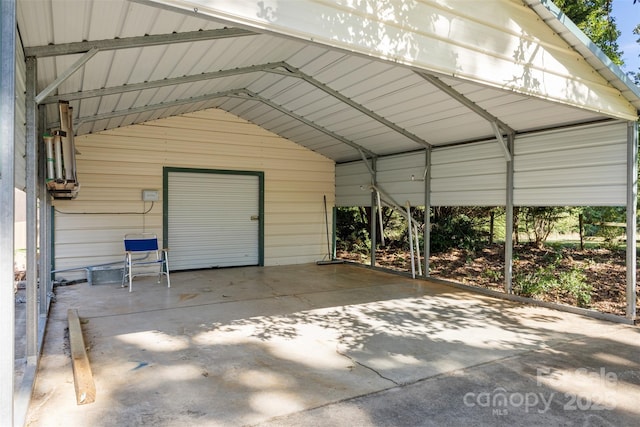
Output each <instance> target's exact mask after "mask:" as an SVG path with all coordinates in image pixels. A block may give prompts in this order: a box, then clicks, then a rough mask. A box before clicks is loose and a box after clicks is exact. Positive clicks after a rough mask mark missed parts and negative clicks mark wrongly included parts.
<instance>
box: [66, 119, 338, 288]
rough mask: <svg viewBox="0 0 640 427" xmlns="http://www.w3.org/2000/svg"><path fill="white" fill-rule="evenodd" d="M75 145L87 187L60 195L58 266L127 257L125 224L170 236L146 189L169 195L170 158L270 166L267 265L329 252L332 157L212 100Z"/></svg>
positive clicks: (184, 164)
mask: <svg viewBox="0 0 640 427" xmlns="http://www.w3.org/2000/svg"><path fill="white" fill-rule="evenodd" d="M76 148H77V150H78V152H79V154H78V155H77V165H78V179H79V181H80V182H81V184H82V186H81V188H80V192H79V195H78V197H77V199H76V200H56V201H54V205H55V208H56V210H57V212H56V214H55V258H56V264H55V265H56V268H69V267H78V266H85V265H94V264H99V263H104V262H110V261H116V262H117V261H120V260H122V258H123V244H122V238H123V236H124V234H125V233H134V232H141V231H147V232H153V233H157V234H158V236H159V237H160V238H162V233H163V218H162V215H163V211H162V202H163V201H162V200H160V201H158V202H155V203H153V204H152V203H150V202H146V203H145V202H143V201H142V199H141V191H142V190H143V189H157V190H159V191H160V195H161V197H162V185H163V184H162V174H163V167H165V166H168V167H176V168H202V169H221V170H239V171H258V172H264V176H265V189H264V190H265V194H264V197H265V200H264V203H265V218H264V234H265V235H264V245H265V246H264V255H265V259H264V264H265V265H286V264H296V263H306V262H314V261H316V260H319V259H322V258H323V256H325V253H326V248H327V246H326V229H325V223H324V221H325V215H324V203H323V196H324V195H326V196H327V204H328V206H329V209H331V208H332V206H333V203H334V189H335V184H334V183H335V181H334V177H335V168H334V162H333V161H332V160H329V159H327V158H325V157H323V156H321V155H319V154H317V153H314V152H312V151H310V150H308V149H305V148H303V147H301V146H299V145H297V144H295V143H293V142H291V141H288V140H286V139H283V138H280V137H278V136H277V135H274V134H272V133H270V132H268V131H265V130H263V129H261V128H260V127H258V126H256V125H254V124H251V123H248V122H246V121H244V120H242V119H239V118H238V117H236V116H234V115H231V114H229V113H226V112H224V111H222V110H217V109H209V110H204V111H200V112H196V113H191V114H186V115H182V116H176V117H171V118H167V119H160V120H156V121H151V122H147V123H144V124H140V125H134V126H126V127H122V128H117V129H112V130H109V131H105V132H101V133H97V134H92V135H83V136H79V137H77V138H76ZM145 211H148V213H146V214H144V215H143V214H142V212H145ZM63 212H66V214H65V213H63ZM329 221H331V215H329ZM329 229H331V224H329ZM170 249H171V248H170ZM169 256H170V257H171V253H169ZM69 275H70V274H67V273H65V277H66V276H69Z"/></svg>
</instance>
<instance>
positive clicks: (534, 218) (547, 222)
mask: <svg viewBox="0 0 640 427" xmlns="http://www.w3.org/2000/svg"><path fill="white" fill-rule="evenodd" d="M519 215H520V221H519V223H520V225H521V226H523V227H524V231H526V232H527V234H528V236H529V240H530V241H531V242H534V243H535V245H536V246H538V247H541V246H542V244H543V243H544V242H545V240H547V238H548V237H549V234H551V231H553V229H554V227H555V225H556V224H557V223H558V221H559V220H560V219H561V218H563V217H566V216H567V208H565V207H556V206H551V207H530V206H523V207H521V208H520V209H519Z"/></svg>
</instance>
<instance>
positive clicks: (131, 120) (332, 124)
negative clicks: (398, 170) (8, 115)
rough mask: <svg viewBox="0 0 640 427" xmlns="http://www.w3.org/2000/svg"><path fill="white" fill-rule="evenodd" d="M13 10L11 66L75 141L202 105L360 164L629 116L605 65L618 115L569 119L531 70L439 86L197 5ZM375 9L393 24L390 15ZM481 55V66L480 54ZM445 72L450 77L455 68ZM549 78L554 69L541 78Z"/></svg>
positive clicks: (626, 91) (583, 114) (390, 62)
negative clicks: (19, 56)
mask: <svg viewBox="0 0 640 427" xmlns="http://www.w3.org/2000/svg"><path fill="white" fill-rule="evenodd" d="M231 3H234V4H235V3H237V2H231ZM267 3H268V2H267ZM303 3H304V2H280V4H278V2H273V6H271V5H270V4H267V6H269V7H271V9H269V10H270V12H269V13H272V14H275V13H276V12H275V11H274V8H275V7H276V6H277V5H279V6H280V9H283V8H291V9H292V10H293V11H294V12H299V10H297V9H296V8H297V7H299V6H298V5H302V4H303ZM374 3H375V2H374ZM421 3H424V4H422V5H421V7H427V6H428V7H431V8H434V10H437V11H438V12H439V13H442V14H445V13H447V14H453V16H455V17H456V19H459V20H464V21H465V22H466V21H468V22H471V23H472V24H474V25H475V26H476V27H482V28H484V29H485V31H486V32H490V31H491V32H496V31H497V30H496V28H492V27H491V26H490V25H489V24H488V23H486V22H483V21H481V18H478V19H477V21H476V22H474V21H473V19H472V17H470V16H469V14H470V13H472V12H473V11H469V12H465V11H463V10H462V9H461V8H460V7H459V6H460V4H461V3H460V2H454V1H451V2H435V1H428V2H427V1H425V2H421ZM468 3H469V2H466V4H467V6H469V4H468ZM492 3H495V4H494V5H493V6H495V7H501V8H507V9H509V8H511V9H513V10H515V11H517V13H518V14H525V15H526V14H527V13H528V14H529V15H528V16H526V17H525V18H526V19H531V18H532V17H536V15H535V14H534V13H533V12H532V10H530V9H528V8H527V7H526V6H523V5H519V4H517V3H518V2H510V1H497V2H492ZM528 3H530V4H531V6H532V7H533V9H534V10H535V11H536V12H537V13H538V14H540V15H541V16H542V15H546V16H542V18H543V19H544V20H545V22H546V23H547V25H549V26H551V27H554V29H555V27H558V26H563V24H562V22H561V21H560V19H559V18H556V17H554V15H553V13H552V12H551V11H550V10H549V9H547V8H546V7H544V6H545V5H544V4H543V3H546V2H539V1H538V2H536V1H529V2H528ZM238 4H241V3H238ZM400 4H403V5H404V3H403V2H400ZM17 5H18V28H19V30H20V36H21V40H22V43H23V45H24V50H25V56H27V57H30V56H34V57H36V58H38V59H37V70H38V71H37V76H38V77H37V82H38V83H37V86H38V92H39V93H38V97H37V100H38V101H39V102H41V103H43V104H48V105H50V107H49V108H48V110H47V111H48V113H49V114H48V117H49V122H48V124H49V125H50V126H55V125H56V123H55V121H56V113H55V106H54V104H53V103H54V102H56V101H57V100H60V99H64V100H68V101H70V103H71V106H72V107H73V108H74V115H75V129H76V131H77V134H78V135H82V134H86V133H92V132H99V131H102V130H105V129H111V128H114V127H119V126H126V125H130V124H135V123H141V122H145V121H148V120H154V119H158V118H163V117H169V116H173V115H179V114H183V113H187V112H192V111H197V110H201V109H206V108H212V107H215V108H221V109H223V110H226V111H228V112H230V113H232V114H235V115H237V116H239V117H241V118H244V119H246V120H248V121H250V122H253V123H255V124H257V125H259V126H261V127H263V128H265V129H267V130H269V131H272V132H274V133H276V134H278V135H280V136H283V137H285V138H288V139H290V140H292V141H294V142H296V143H298V144H301V145H303V146H305V147H307V148H309V149H311V150H314V151H317V152H319V153H321V154H323V155H325V156H326V157H329V158H331V159H333V160H335V161H336V162H339V163H340V162H346V161H351V160H355V159H359V158H361V156H362V154H365V155H367V156H368V157H370V156H374V155H387V154H395V153H401V152H407V151H412V150H416V149H420V148H424V147H425V146H429V145H430V146H440V145H445V144H452V143H461V142H466V141H476V140H482V139H487V138H493V137H495V136H496V134H498V133H502V134H507V133H510V132H511V131H514V132H517V133H523V132H527V131H531V130H536V129H543V128H544V129H547V128H554V127H559V126H566V125H570V124H576V123H585V122H591V121H597V120H603V119H607V118H612V117H618V118H625V119H629V118H633V116H634V114H635V111H634V108H635V109H636V110H637V109H640V96H639V93H640V91H638V89H637V88H636V87H634V86H633V85H630V84H629V82H628V81H627V80H624V78H623V77H622V76H623V74H622V73H621V72H620V71H619V70H616V69H615V67H614V66H610V65H611V64H606V66H601V67H599V68H598V72H599V73H600V74H603V75H604V80H606V83H604V80H603V78H602V77H599V79H600V80H603V81H600V82H596V83H593V85H594V86H595V85H596V84H597V85H599V86H603V84H605V85H606V86H608V87H606V88H604V89H605V91H608V92H611V93H612V96H614V97H619V98H621V99H622V100H623V102H622V104H625V103H626V105H627V106H628V107H625V108H624V109H623V110H624V111H623V110H621V109H620V108H618V107H616V109H617V110H616V109H612V110H609V111H605V110H603V111H594V110H595V109H594V108H593V107H592V106H589V104H588V103H585V105H586V106H587V107H586V108H577V105H575V103H572V102H571V101H567V100H564V101H562V100H560V97H558V99H553V96H554V95H553V93H550V94H548V95H543V94H542V93H541V94H538V96H532V95H535V88H534V86H535V84H538V85H539V82H538V83H535V77H533V75H534V74H535V73H534V72H533V71H531V70H528V71H527V70H525V72H530V73H531V74H532V77H531V80H532V81H533V83H531V82H529V83H526V82H525V83H523V82H519V83H517V84H515V83H513V82H506V83H505V84H503V87H496V85H495V84H492V82H490V81H486V82H483V81H480V79H479V78H464V77H458V75H457V74H456V75H455V76H454V75H453V74H450V73H449V75H447V74H448V73H447V72H446V70H443V69H440V70H438V69H437V68H435V67H434V69H431V70H429V69H424V68H419V65H420V63H419V62H418V61H415V62H414V63H413V64H411V63H409V61H407V60H406V59H403V58H399V57H398V58H387V59H385V58H382V57H381V56H380V55H378V56H377V57H376V56H374V55H370V56H367V55H364V54H362V52H357V51H356V48H354V50H353V51H352V52H349V51H347V50H346V49H345V48H344V46H343V45H340V43H333V46H331V45H328V44H327V43H323V42H315V41H312V40H302V39H300V38H295V37H294V36H293V35H292V34H290V33H287V31H284V30H282V29H280V27H278V25H277V24H279V23H280V21H284V24H282V25H285V24H287V22H286V17H282V18H279V17H278V19H280V21H278V22H276V25H274V26H273V27H271V28H269V27H266V26H265V28H257V27H258V25H256V24H253V26H252V22H250V21H248V20H246V19H243V17H242V16H237V21H238V23H237V24H236V25H235V26H231V25H230V23H229V20H230V19H232V18H233V16H231V13H230V14H229V15H230V16H231V18H230V16H223V17H218V16H216V13H215V12H216V9H213V8H214V7H217V8H218V9H224V8H225V7H231V6H229V5H226V6H225V5H222V6H210V7H211V8H212V10H211V11H209V13H207V11H206V10H204V7H205V6H207V2H199V1H192V2H185V1H182V2H179V1H136V2H131V1H126V0H110V1H103V0H91V1H82V2H74V1H53V2H48V1H47V2H44V1H19V2H18V3H17ZM197 6H200V10H198V7H197ZM267 6H265V7H267ZM396 6H397V5H396ZM342 7H343V8H345V9H346V10H347V11H348V12H349V13H350V14H353V16H358V13H359V12H360V11H359V9H358V8H357V7H355V6H354V7H352V8H351V9H349V7H348V6H346V5H345V6H342ZM445 7H446V9H445ZM180 8H182V10H180ZM239 8H240V7H239ZM514 8H517V10H516V9H514ZM185 10H188V11H187V12H185ZM194 10H195V12H194ZM384 12H385V11H384V10H378V11H377V12H376V13H379V14H380V13H384ZM386 12H388V13H392V12H393V13H399V12H398V11H397V10H395V11H394V10H392V9H391V8H390V10H387V11H386ZM410 12H411V11H408V12H406V11H405V12H404V13H410ZM508 12H509V10H508ZM265 13H266V12H265ZM415 13H418V10H417V9H416V11H415ZM514 13H515V12H514ZM363 16H364V18H365V19H369V18H368V17H367V15H366V14H364V15H363ZM272 19H274V20H277V19H276V18H273V17H272ZM432 19H435V18H432ZM333 25H336V24H335V23H334V24H333ZM380 25H382V24H380ZM493 25H497V24H493ZM545 28H547V27H545ZM565 28H566V27H565ZM436 30H437V28H436ZM450 31H452V30H450ZM510 31H511V32H513V31H512V30H510ZM523 31H524V30H523ZM549 31H550V32H552V30H551V29H549ZM504 33H505V34H507V33H508V31H506V30H505V31H504ZM575 34H576V33H575V31H565V34H561V35H562V36H563V38H565V39H567V40H568V41H569V43H570V44H572V46H573V45H575V44H576V43H575V40H573V39H574V38H576V37H577V36H576V35H575ZM499 35H500V31H497V33H496V35H491V34H485V36H486V37H487V38H488V40H487V43H488V42H491V39H489V37H494V36H495V37H498V36H499ZM300 36H301V37H302V35H300ZM519 37H521V40H528V42H529V43H540V45H541V46H544V45H545V43H547V42H546V41H545V40H544V38H545V37H544V36H540V37H537V36H535V37H534V35H524V36H519ZM415 44H416V45H417V44H418V41H417V40H416V41H415ZM419 48H421V47H420V46H416V47H415V49H419ZM479 49H481V50H482V48H481V47H480V48H479ZM522 49H523V50H524V48H522ZM572 49H573V48H569V47H568V46H567V47H566V49H565V51H563V52H560V53H559V54H558V58H560V59H558V61H561V60H562V56H563V55H564V56H566V55H570V56H571V55H572V56H573V57H575V59H578V58H580V57H581V54H583V52H577V51H574V50H572ZM589 52H591V50H590V51H589ZM484 54H485V55H486V56H488V57H492V55H493V54H490V49H489V48H487V49H485V53H484ZM416 56H417V55H416ZM502 59H504V58H502ZM571 59H573V58H571ZM516 61H518V59H517V58H516ZM522 61H529V62H531V61H535V59H532V58H528V59H523V60H522ZM546 61H547V62H545V63H544V64H543V65H542V68H544V67H546V68H548V69H549V70H551V67H552V66H553V64H551V61H549V58H546ZM588 61H589V63H590V64H591V65H592V66H593V65H597V61H602V58H601V57H599V56H595V55H593V54H592V55H591V56H590V57H589V58H588ZM434 64H435V61H434ZM457 66H458V67H459V68H460V74H461V75H464V74H465V70H464V69H463V65H457ZM603 69H604V70H607V72H603V71H602V70H603ZM610 70H614V71H610ZM543 71H545V72H546V71H548V70H546V69H545V70H543ZM570 71H571V70H570V69H568V68H567V70H565V72H570ZM554 73H555V74H557V73H558V71H556V70H551V71H549V72H548V74H554ZM454 74H455V73H454ZM467 74H469V73H467ZM594 74H596V73H595V72H594ZM478 75H479V76H481V73H479V74H478ZM525 77H526V76H525ZM568 78H573V79H574V80H568V81H569V82H573V83H572V84H575V82H576V81H577V82H580V81H584V80H585V77H584V76H582V75H578V76H573V77H572V76H568ZM596 80H597V79H596ZM587 83H589V84H591V82H587ZM527 84H528V85H529V86H531V87H530V89H529V90H528V91H529V93H526V91H527V89H526V85H527ZM523 85H524V86H523ZM523 87H524V89H523ZM599 90H602V87H600V89H599ZM620 91H623V92H620ZM599 96H600V95H599ZM631 105H633V107H632V106H631ZM492 122H494V123H497V124H498V127H497V128H496V127H495V126H493V125H492ZM498 129H499V130H498Z"/></svg>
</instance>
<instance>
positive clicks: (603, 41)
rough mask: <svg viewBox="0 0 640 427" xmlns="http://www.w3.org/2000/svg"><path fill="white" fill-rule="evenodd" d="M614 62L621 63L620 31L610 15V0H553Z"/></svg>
mask: <svg viewBox="0 0 640 427" xmlns="http://www.w3.org/2000/svg"><path fill="white" fill-rule="evenodd" d="M554 3H555V4H556V5H557V6H558V7H559V8H560V9H561V10H562V11H563V12H564V13H566V14H567V16H568V17H569V19H571V20H572V21H573V22H574V23H575V24H576V25H577V26H578V28H580V29H581V30H582V31H583V32H584V33H585V34H586V35H587V36H588V37H589V38H590V39H591V40H592V41H593V42H594V43H595V44H597V45H598V47H600V49H602V51H603V52H604V53H605V54H606V55H607V56H608V57H609V59H611V61H613V62H614V63H615V64H618V65H622V52H620V47H619V46H618V37H620V31H618V27H617V26H616V21H615V19H614V18H613V17H612V16H611V0H555V2H554Z"/></svg>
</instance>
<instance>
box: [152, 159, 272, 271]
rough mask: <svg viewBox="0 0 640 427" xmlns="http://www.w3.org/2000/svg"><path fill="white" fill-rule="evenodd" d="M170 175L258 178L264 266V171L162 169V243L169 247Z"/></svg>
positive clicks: (260, 251) (260, 249)
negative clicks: (189, 174) (215, 175)
mask: <svg viewBox="0 0 640 427" xmlns="http://www.w3.org/2000/svg"><path fill="white" fill-rule="evenodd" d="M170 173H191V174H193V173H202V174H218V175H242V176H255V177H257V178H258V210H259V212H258V265H259V266H264V212H265V210H264V199H265V198H264V181H265V176H264V172H262V171H245V170H228V169H204V168H183V167H170V166H165V167H163V168H162V241H163V245H164V247H169V174H170Z"/></svg>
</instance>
